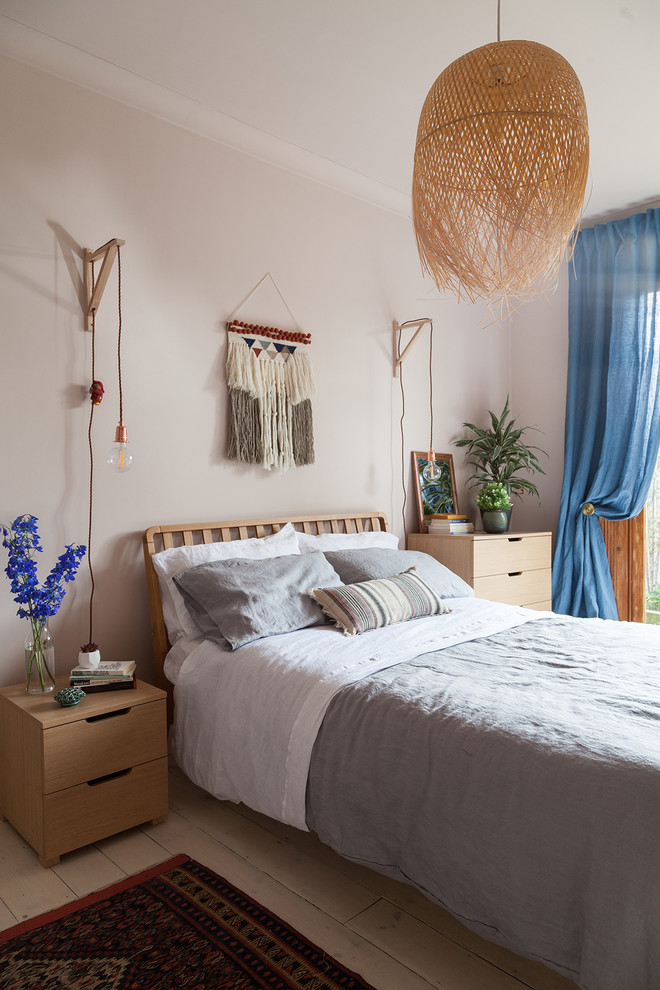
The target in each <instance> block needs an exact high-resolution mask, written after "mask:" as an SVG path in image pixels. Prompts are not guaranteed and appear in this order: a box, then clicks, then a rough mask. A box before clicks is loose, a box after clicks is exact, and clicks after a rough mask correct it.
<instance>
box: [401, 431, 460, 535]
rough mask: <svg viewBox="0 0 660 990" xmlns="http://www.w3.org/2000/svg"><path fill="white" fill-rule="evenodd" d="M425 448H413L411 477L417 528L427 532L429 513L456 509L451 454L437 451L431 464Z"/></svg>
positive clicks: (456, 498) (454, 510) (454, 480)
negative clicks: (415, 496) (415, 497)
mask: <svg viewBox="0 0 660 990" xmlns="http://www.w3.org/2000/svg"><path fill="white" fill-rule="evenodd" d="M428 454H429V452H428V450H427V451H420V450H414V451H413V455H412V457H413V479H414V482H415V493H416V495H417V512H418V515H419V531H420V533H425V532H426V523H427V519H428V517H429V516H434V515H436V514H437V513H440V512H459V511H460V510H459V508H458V496H457V494H456V479H455V478H454V459H453V457H452V456H451V454H436V455H435V461H433V463H431V462H430V461H429V457H428Z"/></svg>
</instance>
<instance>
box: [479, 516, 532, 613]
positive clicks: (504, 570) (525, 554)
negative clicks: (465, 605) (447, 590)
mask: <svg viewBox="0 0 660 990" xmlns="http://www.w3.org/2000/svg"><path fill="white" fill-rule="evenodd" d="M550 557H551V536H550V534H549V533H547V534H546V533H541V534H540V535H538V536H535V535H533V534H532V535H524V536H515V535H510V536H502V537H493V536H489V537H486V538H485V539H475V540H474V560H473V567H474V579H475V582H476V579H477V578H480V577H484V576H485V575H489V574H509V573H511V572H514V571H516V572H517V571H523V572H525V571H530V570H537V569H542V568H546V569H547V568H548V567H549V564H550ZM475 591H476V583H475ZM481 597H486V596H485V595H482V596H481ZM543 597H546V596H545V595H544V596H543ZM500 600H501V601H505V599H500ZM506 600H507V601H508V599H506Z"/></svg>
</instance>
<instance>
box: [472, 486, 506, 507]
mask: <svg viewBox="0 0 660 990" xmlns="http://www.w3.org/2000/svg"><path fill="white" fill-rule="evenodd" d="M477 505H478V506H479V508H480V509H484V510H485V511H487V510H489V509H510V508H511V499H510V498H509V493H508V491H507V490H506V488H505V487H504V485H503V484H502V483H501V482H500V481H489V482H488V484H487V485H484V487H483V488H482V489H481V491H480V492H479V494H478V495H477Z"/></svg>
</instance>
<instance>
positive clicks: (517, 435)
mask: <svg viewBox="0 0 660 990" xmlns="http://www.w3.org/2000/svg"><path fill="white" fill-rule="evenodd" d="M488 415H489V416H490V423H491V425H490V428H489V429H486V430H484V429H482V428H481V427H480V426H475V425H474V423H463V426H465V427H467V429H468V430H471V431H472V436H469V437H463V438H462V439H461V440H455V441H454V443H455V445H456V446H457V447H465V449H466V452H467V456H466V458H465V460H466V463H467V464H469V465H470V467H472V468H474V472H473V474H471V475H470V477H469V478H468V487H469V488H475V487H477V486H478V485H485V484H486V483H487V482H492V481H499V482H500V483H501V484H504V485H506V487H507V490H508V491H509V493H510V494H511V495H515V496H516V498H520V497H521V496H522V495H523V494H529V495H536V497H537V498H538V499H539V502H540V498H539V492H538V488H537V487H536V485H535V484H534V482H533V481H530V480H529V478H527V477H524V475H529V474H533V473H534V472H535V471H538V472H539V473H540V474H545V471H544V470H543V468H542V467H541V465H540V463H539V459H538V455H539V454H543V456H544V457H547V456H548V455H547V453H546V452H545V450H542V449H541V448H540V447H536V446H533V445H530V444H527V443H525V441H524V440H523V437H524V436H526V434H527V433H528V431H529V430H537V427H536V426H522V427H519V426H516V420H515V419H514V418H512V417H511V411H510V409H509V396H508V395H507V397H506V402H505V403H504V409H503V410H502V412H501V413H500V415H499V416H496V415H495V413H494V412H490V410H489V412H488ZM538 432H540V430H539V431H538ZM521 471H522V472H523V476H521V475H520V472H521Z"/></svg>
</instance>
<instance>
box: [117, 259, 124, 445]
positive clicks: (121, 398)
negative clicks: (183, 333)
mask: <svg viewBox="0 0 660 990" xmlns="http://www.w3.org/2000/svg"><path fill="white" fill-rule="evenodd" d="M117 319H118V329H117V378H118V381H119V422H120V424H121V425H122V426H123V423H124V396H123V392H122V385H121V251H120V249H119V245H117Z"/></svg>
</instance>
